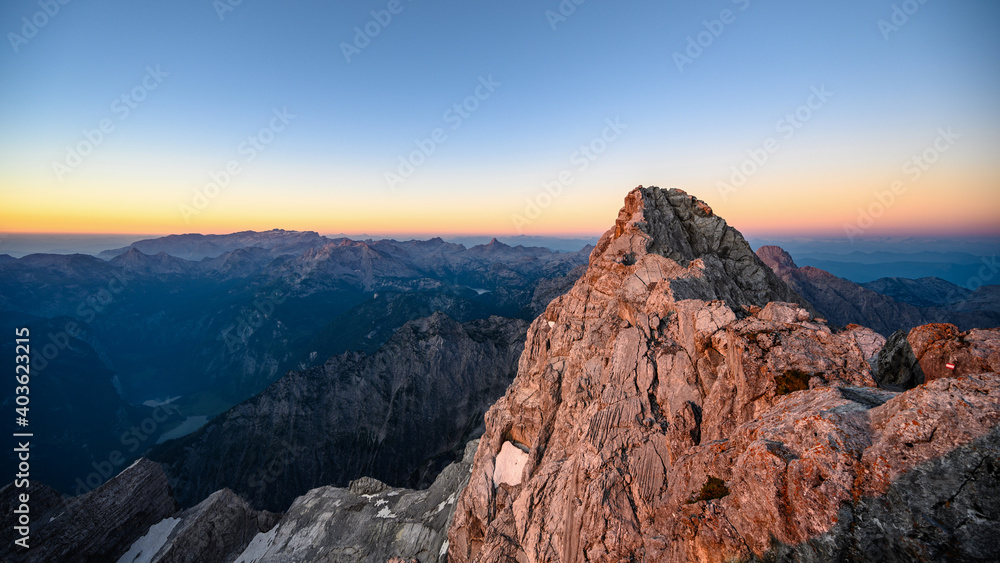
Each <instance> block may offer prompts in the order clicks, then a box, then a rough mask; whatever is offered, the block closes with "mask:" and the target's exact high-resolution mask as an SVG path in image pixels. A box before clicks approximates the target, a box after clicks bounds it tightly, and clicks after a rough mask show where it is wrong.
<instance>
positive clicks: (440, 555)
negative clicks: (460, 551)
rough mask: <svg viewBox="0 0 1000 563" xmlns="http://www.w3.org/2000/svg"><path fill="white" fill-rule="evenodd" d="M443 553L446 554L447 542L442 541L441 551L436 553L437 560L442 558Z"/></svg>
mask: <svg viewBox="0 0 1000 563" xmlns="http://www.w3.org/2000/svg"><path fill="white" fill-rule="evenodd" d="M445 553H448V540H444V543H442V544H441V551H439V552H438V558H439V559H440V558H441V557H443V556H444V554H445Z"/></svg>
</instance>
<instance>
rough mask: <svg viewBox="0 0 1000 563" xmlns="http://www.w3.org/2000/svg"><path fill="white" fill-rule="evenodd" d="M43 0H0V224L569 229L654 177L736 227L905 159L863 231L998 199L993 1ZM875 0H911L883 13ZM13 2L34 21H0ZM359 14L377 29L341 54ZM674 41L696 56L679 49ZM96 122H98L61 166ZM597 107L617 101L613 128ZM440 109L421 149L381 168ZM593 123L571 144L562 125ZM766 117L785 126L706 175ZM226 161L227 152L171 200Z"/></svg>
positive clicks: (829, 195) (863, 191) (854, 202)
mask: <svg viewBox="0 0 1000 563" xmlns="http://www.w3.org/2000/svg"><path fill="white" fill-rule="evenodd" d="M47 4H48V3H46V2H45V1H44V0H43V2H41V3H40V2H38V1H37V0H36V1H34V2H28V1H10V2H5V3H4V4H3V6H2V8H0V21H2V22H3V31H4V32H5V34H7V44H6V45H4V48H3V49H0V72H2V74H3V76H4V88H3V89H2V90H0V128H2V130H3V131H4V136H3V139H2V140H0V143H2V145H0V190H2V191H0V194H2V195H0V204H3V207H4V208H5V209H4V210H2V211H0V221H2V223H0V231H31V230H34V231H47V230H75V231H87V232H164V233H165V232H181V231H201V232H226V231H231V230H240V229H241V228H261V229H262V228H271V227H283V228H299V229H315V230H320V231H324V232H387V233H391V232H393V231H397V232H400V231H405V232H427V233H433V232H450V233H471V232H496V233H500V232H506V233H510V232H514V231H515V230H520V231H523V232H525V233H527V234H531V233H543V234H544V233H566V234H577V233H579V234H583V233H587V234H591V233H595V232H600V231H601V230H603V229H604V228H606V227H607V226H608V225H609V224H610V223H611V222H612V221H613V219H614V216H615V211H616V210H617V208H618V207H619V206H620V204H621V200H622V197H623V196H624V194H625V193H626V191H627V190H628V189H629V188H631V187H634V186H635V185H637V184H647V185H648V184H656V185H661V186H677V187H681V188H684V189H687V190H688V191H689V192H691V193H693V194H695V195H698V196H699V197H702V198H703V199H705V200H706V201H708V202H709V203H710V204H712V205H713V206H714V207H715V208H716V210H717V211H718V212H719V213H720V214H721V215H723V216H724V217H726V218H727V219H728V220H729V222H730V223H731V224H734V226H737V227H738V228H743V229H744V230H750V231H752V232H760V233H767V232H772V231H773V232H792V231H794V232H799V231H809V230H816V231H822V232H824V233H826V234H830V233H839V232H842V231H843V230H844V227H845V226H846V225H848V224H856V223H858V222H859V220H860V219H859V213H860V211H863V210H866V209H869V208H870V204H871V202H872V201H873V197H874V196H873V193H875V192H877V191H880V190H886V189H889V186H890V185H891V184H892V182H893V181H896V180H897V179H899V178H902V179H903V181H906V182H907V186H906V192H905V194H902V195H901V196H900V197H898V198H896V201H895V202H894V203H893V205H892V206H891V208H890V209H887V210H885V212H884V213H881V214H879V217H877V218H875V220H874V221H873V225H872V226H870V227H866V228H865V229H864V230H865V232H866V233H871V234H876V233H895V234H898V233H904V232H907V230H908V229H909V230H912V231H914V232H926V231H928V230H930V231H934V232H949V233H954V232H960V231H962V230H963V229H971V230H973V231H976V232H984V231H989V230H990V227H989V225H990V224H991V223H992V224H993V225H994V226H995V225H996V224H998V223H1000V222H998V221H996V219H997V218H1000V196H998V194H1000V189H998V188H1000V186H998V184H997V182H998V180H1000V170H998V165H997V164H996V156H997V154H998V149H1000V72H998V70H997V69H998V68H1000V64H998V63H1000V39H998V34H997V33H996V29H998V27H1000V25H998V24H1000V4H998V3H996V2H989V1H961V2H944V1H943V0H927V1H926V2H925V3H923V4H920V3H919V2H917V1H916V0H912V1H911V2H899V1H895V2H892V1H881V0H874V1H873V0H867V1H864V2H862V1H847V2H832V1H830V2H820V1H796V2H791V1H781V2H764V1H754V0H749V1H745V0H744V1H740V2H733V1H730V0H718V1H715V0H713V1H705V2H652V1H632V2H619V3H611V2H601V1H598V0H587V1H585V2H583V3H582V4H580V5H575V4H574V3H573V2H572V1H571V0H567V1H566V2H562V3H560V2H558V1H544V2H538V1H532V2H529V1H516V0H515V1H507V2H502V3H501V2H476V1H466V2H460V1H443V2H421V1H420V0H399V1H398V6H397V5H395V4H391V3H390V2H389V1H388V0H385V1H372V2H351V3H339V2H338V3H331V2H310V1H301V2H285V3H277V2H267V3H265V2H261V1H255V0H244V1H243V2H242V3H240V4H239V5H238V6H235V7H232V8H233V9H232V10H227V11H224V12H221V14H222V15H221V17H220V9H219V6H220V5H228V4H227V0H220V1H219V2H215V3H213V2H212V1H210V0H203V1H197V2H170V3H168V2H153V1H130V2H124V1H108V2H100V3H97V2H91V3H86V2H80V1H79V0H76V1H70V2H69V3H67V4H65V5H62V4H59V3H58V1H53V2H51V4H52V5H53V6H58V12H57V13H56V14H55V15H54V16H51V17H48V18H41V17H40V16H37V14H38V13H40V12H41V11H42V10H43V9H44V7H45V6H46V5H47ZM560 5H562V9H563V10H564V13H567V14H568V15H566V16H563V17H560V18H555V17H554V16H553V14H556V13H559V11H560ZM566 6H573V8H574V9H573V11H572V13H569V10H568V9H566ZM894 6H896V7H902V8H906V9H907V10H909V11H911V12H913V13H911V14H909V15H907V16H906V21H905V22H903V23H902V25H899V26H897V27H898V28H897V29H894V30H888V31H887V30H886V29H885V28H883V29H880V26H879V21H880V20H883V21H885V22H889V23H892V15H893V11H894ZM390 7H394V8H395V10H396V11H397V12H398V13H396V14H392V15H391V21H389V22H388V24H387V25H384V26H383V25H381V24H377V23H373V20H374V19H375V16H373V14H372V11H375V12H377V13H378V12H381V11H385V10H387V9H388V8H390ZM914 7H916V10H913V8H914ZM902 8H900V9H902ZM49 9H50V11H52V10H53V9H54V8H53V7H51V6H50V8H49ZM724 10H729V11H730V12H729V15H728V16H727V17H726V18H723V17H722V16H723V15H724V12H723V11H724ZM900 13H902V12H900ZM25 17H26V18H28V19H29V20H30V19H32V18H35V19H36V21H42V19H47V20H48V21H46V22H45V25H44V26H40V27H39V28H38V30H37V33H36V34H35V35H34V36H33V37H31V38H30V39H27V40H26V41H23V42H22V41H18V40H17V39H16V38H14V39H12V37H11V33H14V34H18V35H22V34H23V31H24V30H23V27H24V22H23V20H22V18H25ZM896 18H897V19H896V23H900V22H901V21H902V19H901V17H900V15H899V14H897V16H896ZM382 19H383V21H385V17H384V14H383V15H382ZM723 19H728V23H721V22H722V20H723ZM714 20H718V21H714ZM706 22H708V23H707V24H706ZM366 25H367V26H368V29H375V30H377V31H378V34H377V36H375V37H372V38H370V41H369V43H368V44H364V43H363V42H361V43H359V45H363V47H360V48H358V51H360V52H354V53H353V54H352V55H351V57H350V59H351V60H350V62H348V60H346V58H345V56H344V54H343V44H345V43H346V44H351V43H354V42H355V37H356V31H355V27H358V28H361V29H364V28H365V26H366ZM713 30H714V31H715V32H716V33H715V34H712V31H713ZM699 33H701V34H702V35H701V37H700V38H701V39H702V40H703V41H702V45H703V46H701V47H700V49H701V52H700V53H698V52H697V51H690V52H688V51H687V49H688V46H689V38H692V39H694V40H696V41H697V39H699ZM24 36H25V37H27V35H26V34H25V35H24ZM709 37H710V40H709ZM12 41H13V42H14V43H17V45H16V51H17V52H15V46H14V45H12ZM675 53H680V54H682V55H684V56H687V55H689V54H692V53H695V54H696V55H697V56H695V57H690V60H689V62H687V63H686V64H684V65H683V70H680V69H678V65H677V64H676V57H675ZM147 67H148V68H152V69H160V71H161V72H160V76H163V75H165V77H163V78H162V82H160V83H157V84H156V87H155V89H148V90H146V91H145V92H142V94H143V95H144V99H143V100H142V101H141V102H138V103H136V104H135V105H136V107H135V108H134V109H131V110H130V112H129V114H128V116H127V117H125V118H124V119H122V114H121V113H120V112H116V111H114V110H113V109H112V108H113V107H115V106H114V101H115V100H116V98H118V97H119V96H121V95H122V94H127V93H129V92H130V91H132V90H133V89H134V88H136V87H140V86H141V85H142V81H143V79H144V77H145V76H146V74H147ZM481 81H488V82H489V81H492V83H493V84H494V85H495V87H494V91H492V92H489V95H488V96H486V97H485V99H479V100H476V101H475V105H476V106H478V107H476V109H475V110H474V111H472V112H469V113H468V114H467V117H463V118H462V119H461V126H460V127H458V128H457V129H454V128H453V126H454V125H455V123H456V121H455V120H454V119H453V120H448V118H447V117H446V116H447V115H448V114H447V113H446V112H447V111H448V110H449V108H452V107H453V106H454V105H455V104H456V103H459V104H461V103H463V102H464V101H466V100H467V98H468V97H469V96H474V95H475V93H476V91H477V90H476V88H477V86H478V85H479V84H480V83H481ZM149 83H151V82H150V81H149V80H148V79H147V84H149ZM814 88H821V89H825V91H828V92H830V93H831V96H830V97H829V99H828V100H826V101H825V102H823V103H822V104H819V107H818V108H814V109H813V110H810V112H809V113H810V115H809V119H808V120H807V121H806V122H804V123H801V124H800V125H801V128H796V129H795V130H794V135H792V136H791V137H790V138H784V136H783V135H782V134H781V133H780V132H779V131H778V129H777V125H776V124H777V123H778V122H779V121H780V120H781V119H782V117H783V116H785V115H786V114H788V113H789V112H792V113H794V112H795V111H796V109H798V108H800V107H802V106H803V104H808V102H809V99H810V95H811V92H813V91H814V90H813V89H814ZM479 92H484V90H482V89H480V90H479ZM117 107H119V108H120V107H122V106H121V105H120V104H119V106H117ZM282 109H285V110H287V114H290V115H294V118H293V119H292V120H291V122H290V123H287V127H285V128H283V129H282V130H281V131H275V132H273V137H274V139H273V142H270V143H267V144H266V148H265V149H264V150H261V151H258V154H256V156H255V158H254V159H253V160H252V161H249V160H248V159H247V154H248V153H247V152H245V151H241V150H240V147H242V146H243V144H242V143H243V142H244V141H245V140H246V139H247V137H248V136H252V135H256V134H258V133H259V131H260V130H261V128H264V127H267V126H268V124H269V123H271V116H272V115H273V112H274V111H275V110H279V111H280V110H282ZM455 115H456V114H455V113H452V114H451V117H452V118H454V116H455ZM102 120H108V121H110V123H111V125H113V127H114V128H113V130H112V131H111V132H109V133H108V134H106V135H105V136H104V138H103V139H102V141H101V142H100V144H99V145H98V146H95V147H94V149H93V151H92V152H91V153H90V154H88V155H86V156H85V157H83V158H82V159H81V160H82V162H81V163H80V164H79V165H77V166H72V167H71V169H70V171H69V172H66V168H62V170H63V173H62V174H60V173H59V172H57V171H55V170H54V163H66V162H69V159H68V158H67V147H78V146H80V143H84V145H85V144H86V136H85V133H84V132H85V131H87V130H93V129H94V128H97V127H99V123H100V122H101V121H102ZM608 120H611V121H614V120H618V121H619V123H621V124H623V125H624V128H623V130H621V131H619V134H613V135H612V136H614V137H615V138H614V140H613V141H610V142H609V141H607V138H608V133H607V131H606V123H608ZM948 127H950V128H953V130H954V131H955V132H956V134H957V135H958V141H957V142H955V143H954V146H953V147H951V146H949V148H948V150H947V152H946V153H945V154H942V155H940V156H941V158H940V160H939V161H937V162H935V164H934V166H932V167H930V169H929V170H927V171H926V172H927V173H926V175H924V177H922V178H920V179H919V180H912V182H911V179H908V178H907V177H906V175H905V174H904V173H903V172H902V167H903V165H904V163H905V162H906V161H907V159H908V158H909V157H911V156H912V155H914V154H921V153H922V152H923V151H925V150H927V148H928V147H931V146H933V142H934V141H935V139H936V137H937V135H938V134H937V131H938V130H939V129H941V128H948ZM437 129H441V130H442V131H443V133H444V137H445V138H444V140H443V141H441V142H436V143H434V150H433V153H432V154H430V155H427V156H425V157H424V158H422V159H419V160H420V161H421V163H420V164H419V165H418V166H415V167H414V172H413V173H412V174H411V175H409V176H407V177H406V178H404V181H402V182H397V183H395V184H393V182H392V181H391V180H390V179H387V174H390V175H391V174H393V173H395V174H397V175H398V174H399V173H400V168H399V160H400V158H401V157H403V158H405V157H407V156H409V155H410V154H411V153H412V152H413V151H414V150H417V149H418V146H417V144H416V143H415V141H416V140H423V139H429V138H431V137H432V136H433V133H434V131H435V130H437ZM602 134H604V135H605V142H604V143H603V144H602V143H600V142H598V143H597V145H596V146H598V147H603V152H601V153H600V154H598V155H595V158H593V159H590V158H587V160H588V165H587V166H586V169H583V167H582V166H581V164H580V163H581V162H582V161H581V160H580V158H579V156H580V155H579V152H578V149H579V147H580V146H581V145H582V146H586V145H589V144H591V143H593V142H594V140H595V139H597V138H598V137H600V136H601V135H602ZM769 138H774V139H775V140H777V142H778V144H779V145H780V148H779V149H778V150H777V151H775V152H774V153H773V154H770V155H769V157H768V160H767V162H766V164H764V165H762V166H758V167H757V168H758V169H759V170H755V172H754V174H752V175H751V177H750V178H748V180H747V181H746V183H745V185H742V186H740V187H739V189H737V190H734V191H732V192H729V193H723V192H724V190H723V189H721V188H720V182H728V183H730V184H731V183H732V182H730V181H729V179H730V178H731V170H732V167H734V166H737V167H738V166H740V165H741V164H742V163H744V162H745V160H746V159H747V158H748V154H750V153H748V152H747V151H754V150H757V149H759V147H760V146H762V144H763V143H764V141H765V140H766V139H769ZM84 148H86V147H85V146H84ZM574 155H575V156H576V158H574ZM231 161H235V162H236V163H237V165H238V168H239V173H238V174H235V175H233V177H232V178H231V182H230V183H228V184H227V185H226V186H223V187H222V189H221V190H219V194H218V195H217V196H214V197H210V198H207V199H208V204H207V205H206V206H204V208H200V209H196V211H197V212H196V213H188V214H185V213H184V211H183V209H182V207H183V206H185V205H186V206H188V208H189V210H190V209H192V208H193V207H194V203H195V202H196V201H197V198H196V195H195V194H196V193H197V192H199V191H204V190H205V187H206V184H207V183H209V182H211V181H212V178H213V176H212V174H213V173H214V174H216V176H215V177H218V173H219V171H222V170H225V168H226V165H227V163H229V162H231ZM563 172H569V173H570V176H571V181H570V182H566V183H565V184H564V185H563V186H562V189H561V191H559V194H558V195H557V196H556V197H554V198H549V199H546V198H545V197H544V196H542V197H541V199H539V196H540V194H542V193H544V188H543V186H544V185H545V184H546V183H547V182H548V183H549V184H550V185H551V182H553V181H555V180H556V179H557V178H558V176H559V175H560V173H563ZM941 192H946V193H950V194H954V195H955V196H957V197H955V199H956V200H957V201H955V202H952V203H951V204H947V205H944V204H942V203H941V201H940V198H938V197H937V196H936V195H935V194H940V193H941ZM532 202H534V203H535V205H536V207H539V209H538V210H537V211H538V213H537V214H536V213H534V212H533V211H535V210H534V209H532V208H531V203H532ZM970 202H972V203H970ZM536 215H537V216H536ZM790 215H791V216H792V217H790ZM516 217H521V218H522V221H520V222H519V221H518V220H517V219H516ZM991 218H992V221H991ZM3 223H6V224H7V225H9V227H6V228H5V227H4V225H3ZM862 223H863V221H862ZM61 225H64V226H65V227H64V228H60V226H61ZM994 232H995V231H994Z"/></svg>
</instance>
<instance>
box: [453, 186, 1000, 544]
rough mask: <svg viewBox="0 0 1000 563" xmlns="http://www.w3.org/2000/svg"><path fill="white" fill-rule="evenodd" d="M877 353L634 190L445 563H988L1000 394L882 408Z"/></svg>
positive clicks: (476, 484)
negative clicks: (924, 560) (754, 562)
mask: <svg viewBox="0 0 1000 563" xmlns="http://www.w3.org/2000/svg"><path fill="white" fill-rule="evenodd" d="M883 343H884V338H883V337H881V336H879V335H878V334H876V333H875V332H874V331H872V330H870V329H867V328H862V327H859V326H849V327H847V329H845V330H841V331H837V332H834V331H833V330H831V329H830V328H829V327H827V326H826V325H825V324H824V323H823V322H820V321H818V320H817V319H815V315H813V314H812V312H811V311H810V310H809V308H807V307H806V306H805V305H804V303H803V302H802V301H801V298H799V297H798V296H797V295H796V294H795V292H794V291H793V290H792V289H790V288H789V287H788V286H787V285H786V284H785V283H784V282H782V281H781V280H779V279H778V278H777V277H776V276H775V275H774V274H773V272H771V270H770V269H769V268H767V267H765V266H764V265H763V264H762V263H761V262H760V260H759V259H758V258H757V256H756V255H754V254H753V253H752V252H751V251H750V249H749V246H748V245H747V244H746V242H745V241H744V240H743V238H742V236H740V235H739V233H738V232H736V231H735V230H733V229H731V228H728V227H727V226H726V225H725V222H724V221H722V220H721V219H719V218H718V217H715V216H714V214H713V213H712V211H711V209H710V208H708V206H707V205H705V204H704V203H702V202H700V201H698V200H696V199H695V198H692V197H690V196H688V195H687V194H685V193H684V192H681V191H679V190H669V191H667V190H660V189H658V188H640V189H636V190H634V191H633V192H631V193H630V194H629V195H628V197H627V198H626V200H625V207H624V208H623V209H622V210H621V212H620V213H619V218H618V221H617V222H616V224H615V227H614V228H612V229H611V230H609V231H608V232H607V233H606V234H605V235H604V237H602V239H601V241H600V242H599V243H598V245H597V247H596V249H595V250H594V252H593V254H592V255H591V260H590V265H589V268H588V270H587V272H586V273H584V275H583V276H582V277H581V279H580V280H579V281H578V282H577V283H576V284H575V285H574V287H573V289H572V290H570V292H569V293H567V294H566V295H564V296H562V297H560V298H558V299H556V300H555V301H553V302H552V303H551V304H550V305H549V307H548V308H547V309H546V311H545V313H544V314H543V315H542V316H541V317H539V318H538V319H537V320H536V321H535V322H534V323H533V324H532V326H531V328H530V330H529V332H528V339H527V343H526V347H525V353H524V355H523V356H522V357H521V361H520V365H519V370H518V376H517V378H516V379H515V380H514V383H513V384H512V385H511V386H510V388H509V389H508V391H507V394H506V395H505V396H504V397H503V398H502V399H500V400H499V401H498V402H497V403H496V404H495V405H494V406H493V407H492V408H491V409H490V410H489V412H488V413H487V415H486V432H485V434H484V435H483V437H482V439H481V441H480V445H479V448H478V451H477V452H476V457H475V462H474V464H473V468H472V475H471V477H470V481H469V485H468V486H467V487H466V489H465V490H464V491H463V493H462V495H461V497H460V499H459V502H458V507H457V508H456V513H455V519H454V522H453V524H452V527H451V530H450V532H449V561H456V562H466V561H480V562H487V561H488V562H496V561H511V562H513V561H519V562H526V561H527V562H535V561H562V562H578V561H712V562H716V561H717V562H720V563H721V562H723V561H731V560H749V559H755V558H765V559H778V560H812V561H841V560H859V561H879V560H884V559H883V557H885V556H886V554H894V555H892V557H895V558H897V559H896V560H902V559H900V558H903V559H912V558H915V557H923V556H929V557H930V559H933V558H935V557H938V558H940V557H944V556H945V555H946V554H957V555H958V556H959V558H963V559H965V560H977V559H976V558H981V557H983V556H984V554H985V555H988V554H991V553H995V552H996V550H997V549H1000V518H998V517H997V516H998V515H997V510H996V509H995V508H994V507H995V506H996V505H997V501H998V500H1000V499H998V498H997V496H996V490H997V488H998V487H1000V473H998V472H997V471H996V470H995V469H993V468H995V467H1000V460H998V458H997V456H996V451H997V449H998V442H997V432H996V427H997V425H998V424H1000V377H998V376H997V374H996V373H985V374H970V375H965V376H963V377H958V378H947V379H941V380H938V381H933V382H930V383H928V384H926V385H924V386H921V387H919V388H917V389H914V390H911V391H909V392H905V393H898V392H893V391H889V390H883V389H879V388H877V387H876V384H875V380H874V378H873V376H872V366H873V365H875V363H876V358H877V355H878V351H879V349H880V348H881V347H882V345H883ZM518 467H520V474H519V475H518V474H516V473H517V468H518ZM936 469H944V470H947V471H949V474H948V475H947V476H945V477H942V478H940V479H938V478H934V477H933V475H934V473H933V471H934V470H936ZM914 479H915V481H913V480H914ZM973 480H974V488H975V490H977V491H980V492H981V493H983V494H986V495H987V496H986V497H977V496H975V495H971V494H969V489H970V487H972V485H969V483H970V482H971V481H973ZM911 481H913V482H912V483H911ZM900 487H903V488H902V489H901V488H900ZM991 495H992V496H991ZM949 499H951V500H953V501H954V503H955V504H952V505H949V504H948V501H949ZM936 518H938V519H936ZM936 523H944V524H941V525H940V526H938V527H937V528H936V529H933V530H932V529H931V528H934V527H935V526H936ZM880 537H881V538H884V539H885V541H884V542H883V543H882V544H879V543H877V541H878V538H880ZM963 541H964V542H965V543H963ZM887 546H889V547H891V548H892V550H890V549H889V547H887Z"/></svg>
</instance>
